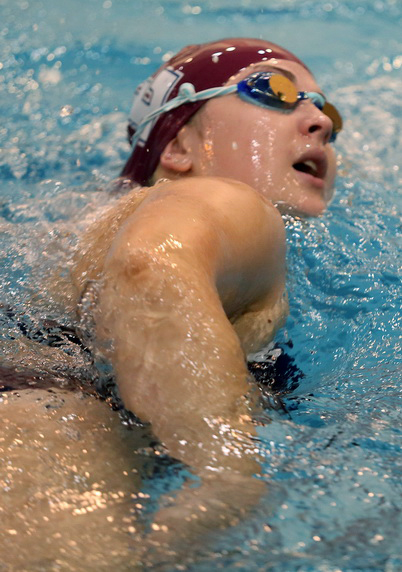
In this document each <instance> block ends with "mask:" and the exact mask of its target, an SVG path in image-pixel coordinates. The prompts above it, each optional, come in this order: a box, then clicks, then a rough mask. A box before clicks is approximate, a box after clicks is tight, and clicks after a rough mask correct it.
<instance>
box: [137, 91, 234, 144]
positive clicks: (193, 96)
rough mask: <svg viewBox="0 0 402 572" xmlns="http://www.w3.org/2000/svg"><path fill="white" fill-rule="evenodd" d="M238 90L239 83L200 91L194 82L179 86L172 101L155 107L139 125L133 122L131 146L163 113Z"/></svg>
mask: <svg viewBox="0 0 402 572" xmlns="http://www.w3.org/2000/svg"><path fill="white" fill-rule="evenodd" d="M236 91H237V85H236V84H234V85H226V86H221V87H211V88H209V89H204V90H203V91H199V92H198V93H197V92H196V91H195V88H194V85H193V84H192V83H183V84H182V85H181V86H180V88H179V93H178V94H177V96H176V97H174V98H173V99H171V100H170V101H168V102H166V103H164V104H163V105H161V106H160V107H158V108H157V109H154V111H152V113H150V114H149V115H147V116H146V117H145V118H144V119H143V120H142V121H141V123H140V124H139V125H134V124H131V127H132V128H133V129H134V130H135V133H134V135H133V137H132V139H131V146H132V147H133V148H134V147H135V146H136V145H137V143H138V141H139V140H140V138H141V133H142V132H143V131H144V129H145V127H146V126H147V125H148V124H149V123H151V122H152V121H154V119H157V118H158V117H159V115H162V113H167V112H169V111H172V110H173V109H176V108H177V107H180V106H181V105H183V104H184V103H196V102H197V101H203V100H204V99H213V98H214V97H220V96H222V95H228V94H231V93H235V92H236Z"/></svg>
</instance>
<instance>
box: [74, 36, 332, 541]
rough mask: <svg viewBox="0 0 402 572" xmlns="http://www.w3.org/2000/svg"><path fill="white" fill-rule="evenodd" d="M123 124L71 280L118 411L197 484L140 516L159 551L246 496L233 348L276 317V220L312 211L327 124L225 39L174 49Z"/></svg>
mask: <svg viewBox="0 0 402 572" xmlns="http://www.w3.org/2000/svg"><path fill="white" fill-rule="evenodd" d="M128 129H129V137H130V140H131V142H132V146H133V150H132V154H131V157H130V158H129V160H128V161H127V164H126V166H125V167H124V169H123V172H122V177H123V178H124V179H129V180H130V181H131V182H132V184H133V185H134V184H138V185H142V188H139V187H138V186H135V187H134V188H133V189H132V190H131V191H130V192H129V193H128V194H127V195H126V196H124V197H123V198H122V199H120V201H119V202H118V204H117V205H115V206H114V207H113V208H112V209H111V210H110V211H109V212H108V213H107V214H106V216H104V217H103V218H102V219H101V220H99V221H98V222H97V223H95V224H94V225H93V227H92V228H90V230H89V231H88V233H87V235H86V236H85V238H84V240H83V242H82V248H81V251H80V252H79V255H78V256H77V259H76V264H75V269H74V276H73V277H74V281H75V286H76V289H77V299H79V298H80V297H84V298H85V296H86V295H87V292H88V284H90V285H91V288H93V285H94V284H95V285H96V286H95V290H96V299H97V303H96V308H95V310H94V314H95V322H96V328H97V337H98V340H99V343H100V344H102V345H103V346H104V347H105V346H106V345H107V343H108V342H111V344H110V347H109V349H108V350H105V351H107V352H108V356H109V358H110V360H111V362H112V364H113V368H114V371H115V374H116V379H117V383H118V387H119V390H120V393H121V396H122V398H123V401H124V404H125V406H126V407H127V408H128V409H130V410H131V411H133V412H134V413H135V414H136V415H138V416H139V417H140V418H141V419H142V420H144V421H149V422H151V424H152V428H153V431H154V433H155V435H156V436H157V437H158V438H159V439H160V441H161V442H162V443H163V444H164V445H165V446H166V447H167V449H168V451H169V454H170V455H171V456H173V457H175V458H177V459H179V460H181V461H183V462H184V463H186V464H188V465H189V466H190V467H192V469H193V471H194V472H195V473H196V474H197V475H199V476H200V477H201V478H202V481H201V485H200V486H199V487H198V489H192V490H185V489H184V490H182V491H181V492H180V493H179V494H178V496H177V498H176V501H175V503H174V504H173V505H172V506H171V507H169V508H165V509H163V510H161V511H159V513H158V514H157V515H156V518H155V523H154V526H153V529H154V532H153V534H154V536H155V538H156V539H158V540H159V541H161V540H163V538H166V539H168V538H169V542H170V541H171V538H172V536H171V535H173V534H176V537H177V534H179V535H181V534H183V535H184V534H185V533H184V531H187V532H188V531H189V530H190V529H191V526H189V522H188V521H191V522H192V523H193V525H194V526H195V523H197V522H198V523H199V524H204V525H205V524H206V523H208V522H210V523H212V522H214V523H215V524H216V522H217V521H219V522H221V523H223V522H224V521H225V518H227V519H229V520H230V519H231V518H233V517H234V516H236V515H238V514H239V513H240V512H242V511H243V510H244V509H246V508H248V507H251V506H252V505H253V504H254V503H256V502H257V500H258V498H259V496H260V495H261V492H262V489H263V483H262V481H259V480H258V479H256V478H255V477H254V475H255V474H256V473H258V471H259V464H258V454H257V453H256V445H255V442H253V437H254V436H255V435H256V429H255V425H254V424H253V421H252V415H253V408H254V407H255V406H256V404H255V400H254V398H253V392H252V391H251V386H250V384H249V376H248V372H247V367H246V361H245V354H246V353H247V352H249V351H255V350H257V349H258V348H259V347H260V346H261V345H262V344H264V343H267V342H268V341H270V340H271V339H272V338H273V336H274V333H275V331H276V329H277V328H278V327H280V326H281V325H282V324H283V322H284V318H285V316H286V312H287V302H286V295H285V232H284V226H283V223H282V219H281V215H280V213H286V212H292V213H297V214H304V215H313V216H314V215H319V214H320V213H322V212H323V211H324V210H325V208H326V205H327V203H328V201H329V200H330V199H331V197H332V194H333V184H334V178H335V171H336V167H335V156H334V152H333V149H332V146H331V142H332V141H333V140H334V138H335V137H336V134H337V133H338V132H339V130H340V129H341V119H340V116H339V115H338V113H337V111H336V109H335V108H334V107H333V106H332V105H331V104H329V103H328V102H327V101H326V99H325V97H324V96H323V94H322V93H321V92H320V90H319V88H318V86H317V84H316V82H315V80H314V78H313V76H312V74H311V73H310V71H309V70H308V69H307V68H306V66H305V65H304V64H303V63H302V62H301V61H300V60H299V59H298V58H296V57H295V56H294V55H293V54H291V53H290V52H288V51H286V50H284V49H283V48H280V47H279V46H277V45H275V44H272V43H270V42H266V41H263V40H257V39H245V38H241V39H239V38H235V39H233V38H232V39H226V40H222V41H218V42H212V43H208V44H204V45H197V46H189V47H187V48H184V49H183V50H182V51H181V52H180V53H179V54H178V55H176V56H175V57H173V58H172V59H171V60H170V61H169V62H168V63H167V64H165V65H164V66H163V67H162V68H161V69H159V70H158V71H157V72H156V73H155V74H154V75H153V76H152V77H150V78H149V79H148V80H146V81H145V82H144V83H143V84H141V85H140V86H139V88H138V89H137V90H136V92H135V96H134V103H133V107H132V111H131V114H130V123H129V128H128ZM218 500H219V502H220V503H222V502H223V503H225V505H226V509H227V507H228V505H230V506H231V510H230V511H229V510H226V512H225V511H224V510H221V509H222V505H221V504H219V503H218ZM179 530H180V533H178V531H179ZM169 533H170V534H171V535H170V534H169ZM188 534H190V533H189V532H188Z"/></svg>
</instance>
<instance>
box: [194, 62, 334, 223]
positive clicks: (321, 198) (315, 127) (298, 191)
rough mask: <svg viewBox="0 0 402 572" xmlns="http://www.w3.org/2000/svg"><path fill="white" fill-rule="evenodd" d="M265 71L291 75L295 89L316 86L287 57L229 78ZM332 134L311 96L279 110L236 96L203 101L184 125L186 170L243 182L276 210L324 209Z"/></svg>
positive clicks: (313, 212)
mask: <svg viewBox="0 0 402 572" xmlns="http://www.w3.org/2000/svg"><path fill="white" fill-rule="evenodd" d="M265 70H268V71H271V70H274V71H277V72H278V73H283V74H285V75H288V76H289V74H291V75H292V76H293V77H294V82H295V84H296V86H297V89H298V90H299V91H316V92H320V89H319V88H318V86H317V84H316V82H315V80H314V78H313V77H312V75H311V74H310V73H309V72H308V71H307V70H306V69H305V68H304V67H303V66H301V65H300V64H297V63H295V62H290V61H286V60H273V62H270V63H269V64H268V63H258V64H254V65H252V66H250V67H248V68H247V69H246V70H243V71H242V72H240V73H238V74H237V75H236V76H234V77H233V78H231V80H230V81H229V82H228V83H237V82H238V81H239V80H241V79H243V78H245V77H247V76H248V75H250V74H251V73H253V72H255V71H265ZM331 132H332V122H331V120H330V119H329V118H328V117H327V116H326V115H324V113H323V112H322V111H320V110H319V109H318V108H317V107H316V106H315V105H314V104H313V103H312V102H311V101H310V100H305V101H301V102H300V103H299V104H298V105H297V107H296V109H294V110H293V111H292V112H287V113H284V112H283V111H281V110H276V109H268V108H263V107H261V106H258V105H255V104H253V103H249V102H247V101H243V100H242V99H240V97H238V96H237V95H236V94H233V95H228V96H223V97H220V98H216V99H212V100H210V101H208V102H207V103H206V104H205V105H204V106H203V107H202V109H201V110H200V111H199V112H198V113H197V114H196V116H195V117H194V118H193V120H192V121H191V122H190V123H189V124H188V125H187V126H186V127H184V134H185V135H187V142H188V144H189V148H190V151H191V153H192V171H191V174H192V175H205V176H219V177H229V178H232V179H236V180H238V181H242V182H244V183H247V184H249V185H251V186H252V187H254V188H255V189H256V190H258V191H259V192H260V193H261V194H262V195H264V196H265V197H266V198H268V199H270V200H271V201H272V202H273V203H274V204H275V205H276V206H277V207H278V208H279V210H280V211H282V212H293V213H302V214H305V215H311V216H316V215H319V214H320V213H322V212H323V211H324V210H325V208H326V206H327V204H328V202H329V201H330V199H331V198H332V195H333V185H334V180H335V173H336V163H335V154H334V151H333V148H332V145H331V144H330V143H329V138H330V135H331ZM188 174H190V173H188Z"/></svg>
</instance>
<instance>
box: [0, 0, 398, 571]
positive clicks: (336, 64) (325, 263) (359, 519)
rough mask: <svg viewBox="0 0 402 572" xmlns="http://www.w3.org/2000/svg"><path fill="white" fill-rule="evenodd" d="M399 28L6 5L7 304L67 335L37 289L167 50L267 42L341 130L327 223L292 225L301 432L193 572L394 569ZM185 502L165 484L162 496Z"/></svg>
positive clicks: (381, 20) (2, 106)
mask: <svg viewBox="0 0 402 572" xmlns="http://www.w3.org/2000/svg"><path fill="white" fill-rule="evenodd" d="M401 16H402V9H401V3H400V1H398V0H388V1H386V0H376V1H374V0H367V1H363V0H361V1H353V0H348V1H346V0H343V1H342V0H328V1H321V0H308V1H307V0H275V1H272V2H267V1H266V0H265V1H262V0H252V1H251V0H250V1H248V0H243V1H240V0H233V1H231V2H226V1H225V0H215V1H212V0H211V1H207V0H204V1H201V0H200V1H199V2H185V1H178V0H170V1H164V2H158V1H156V0H138V1H134V0H131V1H129V0H118V1H117V0H114V1H113V2H112V1H111V0H106V1H102V0H86V1H85V2H82V1H81V2H78V1H77V0H69V2H68V4H67V3H55V2H54V1H53V2H52V1H50V0H43V1H39V0H35V1H29V0H16V1H14V2H11V1H7V0H0V22H1V29H0V116H1V123H0V192H1V198H0V217H1V218H0V227H1V229H2V238H1V246H2V261H1V284H0V300H1V301H2V302H5V303H11V302H12V303H13V304H14V305H16V306H17V307H19V308H20V309H23V311H24V312H26V313H27V314H28V315H29V314H31V315H32V317H33V318H35V316H36V315H37V312H38V308H40V311H41V312H42V313H43V312H50V313H53V314H52V315H55V316H56V315H57V317H58V318H59V319H61V320H63V319H64V320H66V321H68V320H67V318H68V317H67V316H63V314H61V315H60V311H59V310H58V309H57V304H56V302H55V301H54V300H53V299H52V297H51V296H49V294H48V293H45V292H42V293H41V292H39V293H38V292H37V284H38V280H39V277H42V276H43V275H46V273H47V272H49V271H50V269H51V268H52V267H53V265H54V264H55V262H56V261H59V260H60V258H62V259H63V256H64V257H65V261H66V264H67V261H68V253H69V250H70V249H71V248H72V247H73V246H74V243H75V240H76V235H77V233H78V232H79V228H80V223H79V221H80V219H81V218H82V212H84V213H89V212H90V211H91V208H93V207H94V206H95V207H97V206H99V205H101V204H103V203H105V202H106V201H107V200H108V199H107V193H106V192H105V188H107V187H108V184H109V182H110V181H111V180H112V179H113V177H115V176H117V175H118V173H119V169H120V167H121V165H122V163H123V161H124V159H125V158H126V157H127V154H128V147H127V143H126V140H125V116H126V113H127V111H128V110H129V107H130V100H131V94H132V91H133V89H134V87H135V86H136V85H137V83H138V82H139V81H140V80H142V79H143V78H145V77H146V76H148V75H149V74H150V73H151V72H152V71H153V70H154V69H155V68H156V67H157V66H158V65H160V63H161V61H162V60H163V59H164V58H165V57H168V55H169V53H170V52H174V51H176V50H178V49H179V48H180V47H181V46H182V45H183V44H186V43H194V42H198V41H200V42H202V41H206V40H209V39H214V38H219V37H222V36H234V35H242V36H257V37H258V36H262V37H266V38H267V39H270V40H272V41H275V42H277V43H280V44H284V45H285V46H286V47H288V48H289V49H291V50H294V51H295V52H296V53H297V54H298V55H299V56H300V57H301V58H302V59H304V60H305V61H306V63H307V64H308V65H309V66H310V67H311V68H312V69H313V70H314V72H315V75H316V77H317V78H318V81H319V83H320V84H321V85H322V86H323V89H324V91H325V92H326V93H328V95H329V96H330V99H331V101H332V100H333V101H334V102H335V103H336V105H337V106H338V107H339V108H340V110H341V112H342V114H343V115H344V117H345V130H344V132H343V133H342V135H341V136H340V137H339V142H337V145H336V149H337V153H338V161H339V173H340V174H339V177H338V181H337V194H336V197H335V199H334V201H333V203H332V205H331V207H330V209H329V211H328V212H327V213H326V214H325V215H324V216H322V217H321V218H319V219H316V220H308V221H299V220H289V221H288V227H287V229H288V288H289V295H290V303H291V308H290V316H291V317H290V318H289V320H288V324H287V327H286V329H285V330H284V331H282V332H281V333H280V334H279V336H278V337H279V340H280V341H287V340H291V341H292V342H293V348H292V349H290V350H289V353H290V354H291V355H292V356H293V357H294V358H295V360H296V363H297V365H298V366H299V367H300V368H301V369H302V370H303V372H304V374H305V377H304V378H303V379H302V380H301V382H300V384H299V387H298V388H297V389H295V390H294V391H293V393H292V394H290V395H288V396H287V398H286V405H287V407H288V409H289V411H290V418H287V417H283V416H280V415H275V414H274V415H273V419H272V422H271V423H269V424H267V425H266V426H265V427H261V428H260V437H261V440H262V449H263V454H264V457H265V464H264V468H263V469H264V479H266V482H267V490H270V491H273V493H272V494H271V495H268V494H267V499H266V500H265V501H263V502H262V504H261V506H260V507H259V510H258V511H257V512H256V514H255V515H251V516H250V518H247V519H245V520H244V522H242V523H241V525H239V526H238V527H236V528H233V529H231V530H229V531H227V532H226V534H225V535H224V536H223V537H222V540H221V541H219V543H218V544H217V546H216V547H215V552H214V553H208V552H206V554H204V556H203V559H202V561H200V562H198V563H196V564H194V565H193V567H191V569H192V570H194V571H197V572H199V571H201V570H211V569H213V568H218V569H225V570H247V571H254V570H255V571H257V570H274V571H275V572H276V571H278V572H282V571H283V572H289V571H293V570H295V571H296V570H298V571H300V572H310V571H325V572H326V571H329V572H335V571H338V570H340V571H342V572H349V571H387V572H391V571H392V572H394V571H397V570H402V556H401V549H400V540H399V538H398V536H399V535H398V531H399V532H400V530H401V522H400V510H401V500H400V499H401V486H400V485H401V466H402V462H401V445H402V443H401V399H400V382H401V329H402V328H401V312H400V311H401V284H400V269H401V218H400V215H401V171H400V157H401V156H402V137H401V131H400V122H401V93H402V77H401V76H402V74H401V68H402V49H401V48H402V42H401V34H400V21H401ZM56 238H57V239H58V240H59V241H61V243H62V244H63V245H64V246H65V254H63V252H64V251H62V252H60V249H59V248H57V249H55V248H52V244H53V243H54V240H55V239H56ZM57 312H59V314H57ZM11 330H12V326H11V325H5V326H4V329H3V332H2V336H3V339H8V338H9V337H10V336H11V335H15V332H12V331H11ZM173 485H174V482H173V477H172V476H171V475H170V473H169V472H167V473H166V475H165V477H162V478H160V479H158V481H157V483H156V484H155V483H154V484H152V483H151V484H150V490H153V491H154V493H153V494H154V495H155V497H157V495H158V488H159V492H161V491H163V490H165V489H169V488H171V487H172V486H173ZM273 499H274V500H273ZM275 499H278V500H277V501H275ZM264 525H265V527H267V526H268V528H264Z"/></svg>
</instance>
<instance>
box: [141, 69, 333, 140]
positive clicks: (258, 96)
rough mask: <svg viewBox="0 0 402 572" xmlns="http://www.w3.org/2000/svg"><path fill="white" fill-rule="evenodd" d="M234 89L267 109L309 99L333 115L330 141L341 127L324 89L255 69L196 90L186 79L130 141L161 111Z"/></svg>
mask: <svg viewBox="0 0 402 572" xmlns="http://www.w3.org/2000/svg"><path fill="white" fill-rule="evenodd" d="M232 93H237V94H238V95H239V97H241V99H243V100H245V101H248V102H250V103H253V104H255V105H260V106H261V107H264V108H268V109H278V110H281V111H283V112H289V111H293V110H294V109H295V108H296V107H297V105H298V104H299V103H300V101H304V100H306V99H309V100H310V101H311V102H312V103H313V104H314V105H315V106H316V107H317V108H318V109H320V110H321V111H322V112H323V113H324V114H325V115H327V116H328V117H329V118H330V119H331V121H332V133H331V138H330V141H331V142H333V141H335V139H336V136H337V135H338V133H339V131H340V130H341V129H342V118H341V116H340V114H339V112H338V111H337V109H336V108H335V107H334V106H333V105H332V104H331V103H328V101H327V100H326V99H325V97H324V96H323V95H322V94H321V93H317V92H315V91H297V88H296V86H295V84H294V83H293V81H292V80H290V79H289V78H287V77H286V76H284V75H281V74H280V73H275V72H255V73H253V74H251V75H250V76H248V77H246V78H245V79H243V80H241V81H240V82H239V83H238V84H234V85H226V86H222V87H212V88H209V89H204V90H203V91H199V92H196V91H195V88H194V86H193V84H191V83H183V84H182V85H181V86H180V88H179V93H178V95H177V96H176V97H175V98H173V99H171V100H170V101H168V102H167V103H165V104H163V105H161V107H158V108H157V109H155V110H154V111H152V113H150V114H149V115H147V116H145V117H144V119H143V120H142V121H141V123H140V124H139V125H138V126H136V127H135V133H134V135H133V138H132V141H131V144H132V147H133V148H134V147H135V146H136V145H137V143H138V141H139V140H140V138H141V133H142V132H143V130H144V129H145V127H147V125H148V124H149V123H151V122H152V121H154V120H156V119H157V118H158V117H159V115H161V114H162V113H167V112H168V111H172V110H173V109H176V108H177V107H180V106H181V105H183V104H185V103H195V102H197V101H203V100H207V99H213V98H215V97H221V96H223V95H229V94H232Z"/></svg>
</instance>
